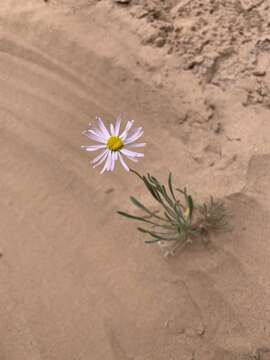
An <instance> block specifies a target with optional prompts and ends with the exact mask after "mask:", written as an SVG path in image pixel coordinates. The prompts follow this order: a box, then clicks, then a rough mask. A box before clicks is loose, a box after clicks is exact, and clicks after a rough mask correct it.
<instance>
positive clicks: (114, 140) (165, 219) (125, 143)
mask: <svg viewBox="0 0 270 360" xmlns="http://www.w3.org/2000/svg"><path fill="white" fill-rule="evenodd" d="M97 123H98V127H92V126H91V124H89V125H90V128H89V129H88V130H85V131H84V132H83V134H84V135H86V136H87V137H88V138H89V139H91V140H94V141H96V142H97V143H98V145H82V148H83V149H85V150H86V151H98V150H99V151H100V154H99V155H98V156H97V157H95V158H94V159H93V160H92V161H91V163H92V164H93V167H94V168H95V167H97V166H99V165H101V164H103V163H104V166H103V168H102V170H101V172H100V173H103V172H104V171H113V170H114V168H115V163H116V161H117V160H119V161H120V163H121V165H122V166H123V168H124V169H125V170H126V171H131V172H132V173H134V174H135V175H136V176H138V178H139V179H140V180H142V181H143V183H144V185H145V187H146V189H147V190H148V191H149V192H150V194H151V196H152V197H153V198H154V200H155V202H157V203H158V205H159V208H158V209H157V210H150V209H149V208H147V207H146V206H145V205H143V204H142V203H141V202H140V201H139V200H137V199H136V198H135V197H133V196H131V197H130V200H131V202H132V203H133V204H134V205H135V206H136V207H137V208H138V209H140V210H141V211H142V215H137V214H128V213H126V212H124V211H117V212H118V214H120V215H122V216H125V217H126V218H128V219H132V220H137V221H140V222H143V223H144V224H146V225H148V226H149V227H150V228H149V227H148V228H144V227H138V230H139V231H141V232H142V233H144V234H147V235H148V236H150V239H149V240H146V241H145V243H147V244H152V243H157V244H158V245H160V246H161V247H162V248H165V255H166V256H167V255H175V253H176V251H177V250H179V249H181V248H183V247H185V246H186V245H187V244H188V243H191V242H192V241H193V239H194V238H196V237H198V236H200V237H201V238H202V239H203V240H205V241H206V240H207V239H208V237H209V234H210V233H211V232H212V231H218V230H225V229H226V228H227V222H226V213H225V208H224V204H223V203H222V202H220V201H215V200H214V199H213V198H212V197H211V199H210V201H209V202H208V203H203V204H202V205H201V204H195V203H194V201H193V198H192V196H191V195H190V194H188V192H187V189H186V188H184V189H179V188H176V189H175V190H174V189H173V186H172V174H171V173H170V174H169V178H168V188H166V187H165V186H164V185H162V184H161V183H160V182H159V181H158V180H157V179H156V178H155V177H154V176H151V175H150V174H149V173H148V174H147V176H142V175H140V174H139V173H138V172H137V171H135V170H133V169H130V168H129V167H128V165H127V164H126V162H125V160H124V157H125V158H127V159H129V160H131V161H134V162H137V161H138V159H137V158H140V157H143V156H144V154H143V153H139V152H135V151H133V150H131V148H132V147H135V148H136V147H143V146H145V143H136V141H137V140H138V139H139V138H140V137H141V136H142V135H143V130H142V127H139V128H135V129H133V130H131V128H132V125H133V123H134V121H133V120H131V121H128V122H127V123H126V126H125V128H124V130H123V131H122V133H121V132H120V127H121V119H120V118H117V120H116V122H115V125H113V124H110V129H107V128H106V127H105V125H104V123H103V121H102V120H101V118H100V117H97ZM175 191H177V192H178V193H180V195H181V197H182V200H180V199H178V198H177V196H176V193H175Z"/></svg>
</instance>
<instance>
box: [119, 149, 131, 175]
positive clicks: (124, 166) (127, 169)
mask: <svg viewBox="0 0 270 360" xmlns="http://www.w3.org/2000/svg"><path fill="white" fill-rule="evenodd" d="M118 155H119V160H120V163H121V164H122V166H123V168H124V169H125V170H126V171H129V168H128V166H127V164H126V163H125V161H124V159H123V157H122V155H121V154H120V153H118Z"/></svg>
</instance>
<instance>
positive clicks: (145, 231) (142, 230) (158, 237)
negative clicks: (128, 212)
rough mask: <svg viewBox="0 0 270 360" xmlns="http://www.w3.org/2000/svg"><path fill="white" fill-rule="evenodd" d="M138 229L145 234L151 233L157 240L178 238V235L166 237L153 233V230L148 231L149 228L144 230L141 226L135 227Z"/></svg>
mask: <svg viewBox="0 0 270 360" xmlns="http://www.w3.org/2000/svg"><path fill="white" fill-rule="evenodd" d="M137 229H138V230H139V231H141V232H143V233H146V234H149V235H151V236H152V237H154V238H156V239H159V240H166V241H174V240H179V238H178V237H175V238H167V237H163V236H160V235H158V234H156V233H154V232H153V231H150V230H146V229H143V228H141V227H138V228H137Z"/></svg>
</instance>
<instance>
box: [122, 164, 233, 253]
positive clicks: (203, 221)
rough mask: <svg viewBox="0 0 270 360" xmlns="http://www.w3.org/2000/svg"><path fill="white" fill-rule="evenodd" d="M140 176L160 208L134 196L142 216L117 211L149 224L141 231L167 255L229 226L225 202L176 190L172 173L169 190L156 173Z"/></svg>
mask: <svg viewBox="0 0 270 360" xmlns="http://www.w3.org/2000/svg"><path fill="white" fill-rule="evenodd" d="M131 171H132V172H133V173H134V174H135V175H137V176H138V177H139V178H140V179H141V180H142V181H143V182H144V185H145V186H146V188H147V190H148V191H149V192H150V194H151V195H152V197H153V198H154V200H155V201H156V202H157V203H158V204H159V209H157V210H155V211H153V210H150V209H149V208H147V207H146V206H145V205H143V204H142V203H141V202H140V201H139V200H137V199H136V198H135V197H133V196H131V197H130V200H131V202H132V203H133V204H134V205H135V206H136V207H137V208H138V209H140V210H141V211H142V215H135V214H128V213H126V212H124V211H118V214H120V215H123V216H125V217H127V218H129V219H133V220H137V221H141V222H143V223H144V224H145V225H148V226H149V227H148V228H147V229H146V228H144V227H138V228H137V229H138V230H139V231H141V232H142V233H145V234H147V235H148V236H149V235H150V239H149V240H146V241H145V243H147V244H153V243H157V244H158V245H160V246H162V247H163V248H165V253H164V255H165V256H168V255H175V254H176V252H177V250H180V249H181V248H184V247H185V246H186V245H187V244H188V243H191V242H192V241H193V240H194V239H195V238H198V237H201V238H202V240H204V241H208V240H209V235H210V233H211V232H212V231H219V230H225V229H227V222H226V213H225V208H224V204H223V202H221V201H216V200H214V199H213V198H212V197H211V199H210V202H209V203H204V204H202V205H200V204H195V203H194V201H193V198H192V196H191V195H190V194H188V192H187V189H186V188H184V189H179V188H176V189H175V190H174V189H173V186H172V174H171V173H170V174H169V178H168V189H166V187H165V186H164V185H162V184H161V183H160V182H159V181H158V180H157V179H156V178H155V177H154V176H151V175H150V174H147V176H141V175H140V174H139V173H138V172H136V171H135V170H132V169H131ZM175 191H177V192H178V193H180V195H181V197H182V198H183V200H182V201H181V200H179V199H178V198H177V196H176V193H175Z"/></svg>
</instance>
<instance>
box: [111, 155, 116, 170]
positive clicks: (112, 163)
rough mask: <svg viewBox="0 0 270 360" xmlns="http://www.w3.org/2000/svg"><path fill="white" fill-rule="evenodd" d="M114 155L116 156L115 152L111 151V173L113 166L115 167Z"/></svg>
mask: <svg viewBox="0 0 270 360" xmlns="http://www.w3.org/2000/svg"><path fill="white" fill-rule="evenodd" d="M115 154H116V152H115V151H113V152H112V161H111V171H113V170H114V166H115V160H116V159H115Z"/></svg>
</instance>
